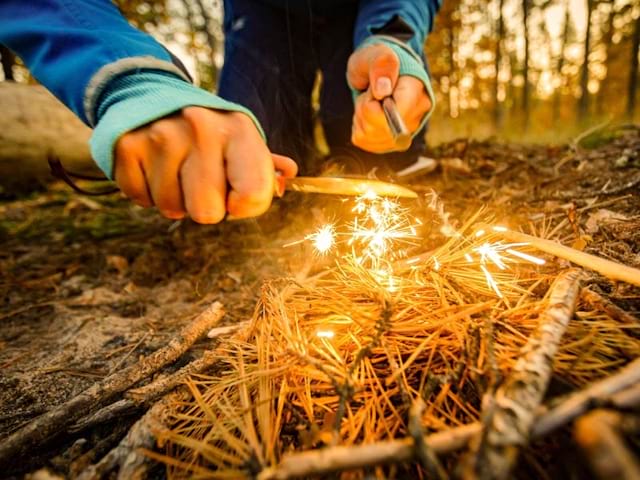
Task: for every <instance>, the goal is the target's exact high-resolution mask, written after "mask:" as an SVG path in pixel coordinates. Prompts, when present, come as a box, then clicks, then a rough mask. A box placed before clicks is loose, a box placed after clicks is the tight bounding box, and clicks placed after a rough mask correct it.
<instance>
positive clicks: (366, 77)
mask: <svg viewBox="0 0 640 480" xmlns="http://www.w3.org/2000/svg"><path fill="white" fill-rule="evenodd" d="M399 74H400V60H399V59H398V56H397V55H396V54H395V52H394V51H393V50H392V49H391V48H390V47H388V46H387V45H383V44H374V45H369V46H366V47H364V48H361V49H358V50H356V51H355V52H354V53H353V55H351V58H350V59H349V63H348V65H347V80H348V81H349V84H350V85H351V86H352V87H353V88H356V89H358V90H366V89H367V88H368V87H370V88H371V93H372V95H373V97H374V98H375V99H377V100H382V99H383V98H384V97H388V96H390V95H391V94H392V93H393V89H394V88H395V85H396V82H397V81H398V76H399Z"/></svg>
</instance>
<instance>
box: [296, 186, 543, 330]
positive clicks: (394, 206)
mask: <svg viewBox="0 0 640 480" xmlns="http://www.w3.org/2000/svg"><path fill="white" fill-rule="evenodd" d="M351 211H352V212H353V214H354V218H353V220H352V221H351V222H349V223H346V224H344V225H345V226H344V227H341V228H336V226H335V224H326V225H323V226H321V227H320V228H319V229H318V230H316V231H315V232H314V233H312V234H310V235H307V236H306V237H304V239H303V240H299V241H296V242H293V243H291V244H289V245H288V246H290V245H295V244H298V243H300V242H303V241H309V242H311V244H312V245H313V246H314V248H315V250H316V252H317V253H318V254H321V255H326V254H328V253H330V252H332V251H333V250H335V249H337V248H338V247H339V246H342V245H346V246H347V247H349V248H350V249H351V258H352V259H353V260H354V261H355V262H356V263H357V264H358V265H360V266H362V267H364V268H366V269H367V270H368V271H369V273H370V274H371V275H372V277H373V278H374V279H375V280H376V282H378V283H379V284H380V285H381V286H383V287H384V288H385V289H386V290H387V291H389V292H391V293H393V292H397V291H398V290H399V289H400V288H401V284H402V278H401V277H398V276H394V271H393V263H394V262H395V261H396V260H398V259H401V258H406V256H407V254H406V249H407V247H411V246H416V245H419V242H418V240H419V238H418V227H420V226H421V225H422V222H421V221H420V220H419V219H418V218H415V217H413V216H412V215H410V214H409V210H408V209H407V208H403V207H402V206H401V205H400V204H399V203H398V202H397V201H394V200H391V199H389V198H383V197H379V196H378V195H376V194H375V192H372V191H369V192H366V193H365V194H363V195H361V196H359V197H357V198H356V199H355V205H354V207H353V208H352V210H351ZM491 230H493V231H494V232H503V231H505V230H506V228H505V227H502V226H499V225H496V226H492V227H491ZM458 235H460V234H458ZM490 235H491V231H485V230H482V229H481V230H477V231H476V232H474V233H473V234H472V235H471V238H469V240H472V242H473V245H472V246H470V247H469V249H468V251H466V252H464V254H463V257H464V259H465V261H466V263H467V264H468V265H471V266H473V265H477V266H478V267H479V270H480V271H479V272H478V274H480V275H481V276H483V277H484V279H485V281H486V284H487V286H488V287H489V288H490V289H491V290H492V291H493V292H495V294H496V295H497V296H498V297H499V298H504V295H503V292H502V291H501V290H500V286H499V283H498V281H497V280H496V279H495V278H494V276H493V274H492V273H491V271H492V269H493V270H495V269H498V270H500V271H503V272H506V271H508V270H509V269H510V267H511V266H512V265H514V264H518V263H521V262H528V263H532V264H535V265H543V264H544V263H545V261H544V260H543V259H541V258H538V257H535V256H533V255H531V254H528V253H524V252H522V251H520V250H519V249H518V248H519V247H524V246H526V245H527V244H526V243H504V242H503V241H491V238H490ZM483 237H486V240H485V241H483ZM420 261H424V260H421V258H420V257H415V258H410V259H407V260H406V263H407V264H408V265H412V268H418V267H417V265H413V264H414V263H417V262H420ZM429 263H430V265H431V268H432V269H433V270H434V271H439V270H444V271H446V269H447V268H448V267H447V262H446V261H445V260H440V259H438V258H436V257H435V256H432V257H430V262H429ZM503 281H504V280H503ZM333 335H334V333H333V332H332V331H330V330H328V331H318V332H317V336H318V337H319V338H332V337H333Z"/></svg>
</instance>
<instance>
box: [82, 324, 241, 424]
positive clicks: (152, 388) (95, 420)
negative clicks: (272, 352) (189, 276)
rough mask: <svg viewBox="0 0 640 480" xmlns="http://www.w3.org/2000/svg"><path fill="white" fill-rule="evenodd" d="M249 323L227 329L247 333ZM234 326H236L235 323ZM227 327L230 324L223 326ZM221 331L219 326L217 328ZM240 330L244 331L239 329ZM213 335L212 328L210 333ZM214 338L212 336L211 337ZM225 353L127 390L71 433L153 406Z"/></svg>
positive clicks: (205, 355)
mask: <svg viewBox="0 0 640 480" xmlns="http://www.w3.org/2000/svg"><path fill="white" fill-rule="evenodd" d="M248 326H249V323H248V322H241V323H240V324H238V326H237V328H233V329H228V330H226V332H227V333H232V332H234V333H237V335H246V333H245V330H242V329H246V328H247V327H248ZM233 327H236V326H235V325H233ZM220 328H225V329H227V328H228V327H220ZM215 330H217V329H215ZM238 330H240V331H239V332H238ZM207 335H208V336H209V335H211V331H209V333H208V334H207ZM209 338H211V337H209ZM222 355H223V353H222V352H221V351H218V350H206V351H205V352H204V353H203V354H202V356H201V357H200V358H198V359H196V360H194V361H192V362H190V363H189V364H187V365H185V366H184V367H182V368H181V369H180V370H178V371H177V372H175V373H173V374H171V375H167V376H164V377H161V378H158V379H156V380H154V381H153V382H151V383H149V384H147V385H144V386H142V387H139V388H134V389H132V390H129V391H127V392H126V393H125V397H126V398H123V399H120V400H118V401H117V402H114V403H112V404H110V405H107V406H105V407H103V408H101V409H100V410H98V411H97V412H95V413H92V414H91V415H88V416H87V417H85V418H82V419H80V420H79V421H78V422H76V423H75V424H74V425H73V426H72V427H70V429H69V430H70V431H71V432H79V431H81V430H84V429H86V428H89V427H92V426H95V425H99V424H101V423H105V422H108V421H110V420H113V419H114V418H118V417H120V416H122V415H127V414H129V413H132V412H134V411H135V410H137V409H138V408H140V407H145V406H148V405H151V404H152V403H153V402H155V401H156V400H157V399H159V398H160V397H162V396H163V395H166V394H167V393H169V392H170V391H171V390H173V389H174V388H176V387H177V386H179V385H183V384H184V383H185V382H186V380H187V378H188V377H190V376H192V375H196V374H199V373H202V372H204V371H206V370H208V369H209V368H211V367H212V366H214V365H215V364H216V363H218V361H219V360H220V358H221V356H222Z"/></svg>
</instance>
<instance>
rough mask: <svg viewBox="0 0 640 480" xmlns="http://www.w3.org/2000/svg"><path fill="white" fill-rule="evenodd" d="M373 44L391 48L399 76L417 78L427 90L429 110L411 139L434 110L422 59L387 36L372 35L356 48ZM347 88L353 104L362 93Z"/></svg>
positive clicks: (434, 97) (434, 98) (434, 105)
mask: <svg viewBox="0 0 640 480" xmlns="http://www.w3.org/2000/svg"><path fill="white" fill-rule="evenodd" d="M374 44H383V45H386V46H387V47H389V48H391V50H393V51H394V53H395V54H396V55H397V56H398V60H400V75H401V76H402V75H409V76H411V77H415V78H417V79H418V80H420V81H421V82H422V83H423V84H424V88H425V89H426V90H427V95H428V96H429V99H430V100H431V108H430V109H429V111H428V112H427V113H426V114H425V115H424V118H423V119H422V121H421V122H420V126H419V127H418V129H417V130H416V131H415V132H413V137H415V136H416V135H417V134H418V133H419V132H420V131H421V130H422V127H424V125H425V124H426V123H427V121H428V120H429V118H430V117H431V114H432V113H433V110H434V108H435V107H436V96H435V95H434V93H433V87H432V86H431V79H430V78H429V75H428V74H427V70H426V68H425V66H424V62H423V61H422V58H420V56H419V55H418V54H417V53H416V52H414V51H413V50H412V49H411V47H409V45H407V44H405V43H403V42H401V41H400V40H397V39H396V38H393V37H390V36H387V35H372V36H370V37H368V38H367V39H366V40H365V41H364V42H362V43H361V44H360V45H359V46H358V48H363V47H366V46H368V45H374ZM349 88H350V89H351V94H352V95H353V100H354V102H355V99H356V97H357V96H358V95H360V93H362V92H361V91H359V90H356V89H354V88H353V87H352V86H351V85H349Z"/></svg>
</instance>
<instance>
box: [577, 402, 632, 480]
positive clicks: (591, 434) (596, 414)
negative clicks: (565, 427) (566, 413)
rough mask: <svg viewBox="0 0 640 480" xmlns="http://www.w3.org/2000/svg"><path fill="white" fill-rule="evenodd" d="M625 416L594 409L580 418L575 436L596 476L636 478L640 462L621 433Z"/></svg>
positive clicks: (628, 479) (602, 477)
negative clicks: (626, 444)
mask: <svg viewBox="0 0 640 480" xmlns="http://www.w3.org/2000/svg"><path fill="white" fill-rule="evenodd" d="M623 422H624V416H623V415H622V414H620V413H617V412H613V411H611V410H594V411H593V412H591V413H589V414H587V415H585V416H584V417H581V418H579V419H578V420H577V421H576V424H575V427H574V437H575V439H576V441H577V442H578V445H580V447H581V448H582V449H583V450H584V452H585V454H586V455H585V456H586V458H587V460H588V462H589V464H590V465H591V468H592V469H593V470H594V472H595V473H596V475H597V476H598V478H601V479H603V480H604V479H610V478H616V479H621V480H637V479H638V478H640V463H638V461H637V460H636V458H635V457H634V455H633V453H632V452H631V451H630V450H629V449H628V448H627V447H626V446H625V442H624V439H623V437H622V435H621V434H620V430H621V425H622V423H623Z"/></svg>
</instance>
